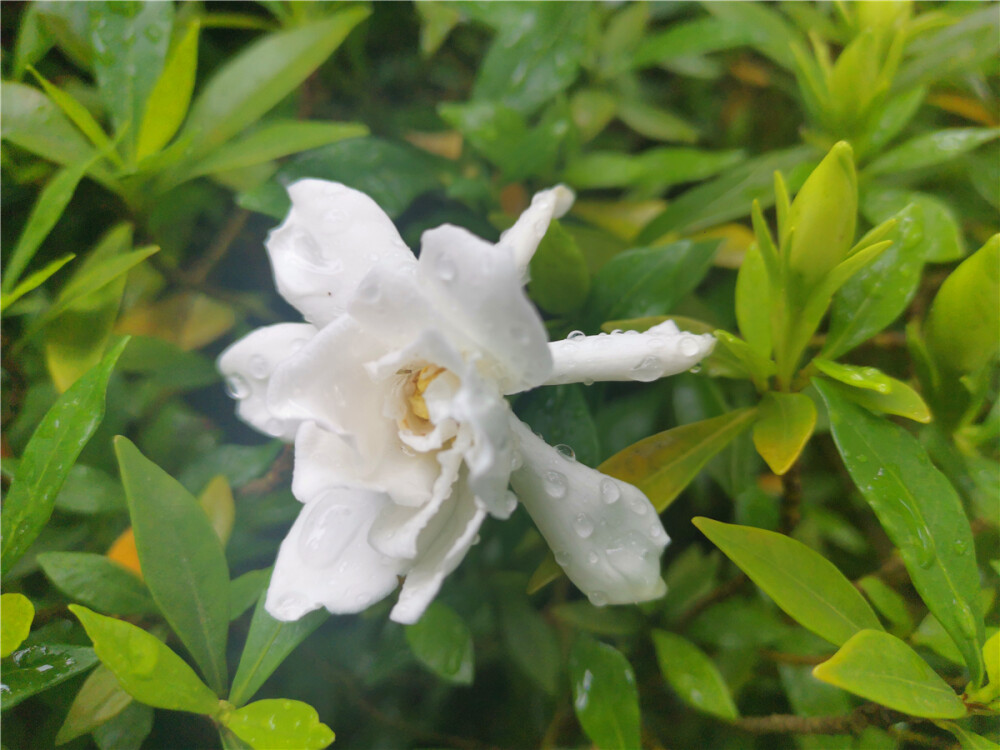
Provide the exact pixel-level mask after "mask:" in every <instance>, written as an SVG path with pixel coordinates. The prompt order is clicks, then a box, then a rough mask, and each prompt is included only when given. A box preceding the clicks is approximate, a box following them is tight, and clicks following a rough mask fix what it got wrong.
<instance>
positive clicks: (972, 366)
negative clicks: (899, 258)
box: [926, 234, 1000, 373]
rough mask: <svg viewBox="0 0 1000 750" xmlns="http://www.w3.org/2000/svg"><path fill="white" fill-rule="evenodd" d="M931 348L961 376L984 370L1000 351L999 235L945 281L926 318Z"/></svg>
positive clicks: (933, 354) (942, 364)
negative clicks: (961, 374)
mask: <svg viewBox="0 0 1000 750" xmlns="http://www.w3.org/2000/svg"><path fill="white" fill-rule="evenodd" d="M926 332H927V349H928V351H929V352H930V355H931V357H933V359H934V361H935V362H936V363H937V365H938V366H939V367H941V368H943V369H946V370H952V371H955V372H959V373H974V372H977V371H979V370H981V369H982V368H983V366H984V365H986V364H987V363H989V361H990V360H991V359H993V358H994V357H995V356H996V355H997V351H998V350H1000V234H995V235H993V236H992V237H991V238H990V239H989V240H988V241H987V242H986V244H985V245H983V246H982V247H981V248H980V249H979V250H977V251H976V252H975V254H973V255H970V256H969V257H968V258H966V259H965V261H963V262H962V264H961V265H960V266H959V267H958V268H956V269H955V270H954V271H952V272H951V275H950V276H948V278H947V279H945V282H944V284H942V285H941V289H939V290H938V293H937V296H936V297H935V298H934V302H933V304H932V305H931V311H930V313H929V314H928V316H927V328H926Z"/></svg>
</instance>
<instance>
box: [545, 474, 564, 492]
mask: <svg viewBox="0 0 1000 750" xmlns="http://www.w3.org/2000/svg"><path fill="white" fill-rule="evenodd" d="M542 483H543V484H544V485H545V491H546V492H547V493H549V496H550V497H554V498H560V497H563V496H564V495H565V494H566V475H565V474H563V473H562V472H559V471H547V472H545V474H544V476H543V480H542Z"/></svg>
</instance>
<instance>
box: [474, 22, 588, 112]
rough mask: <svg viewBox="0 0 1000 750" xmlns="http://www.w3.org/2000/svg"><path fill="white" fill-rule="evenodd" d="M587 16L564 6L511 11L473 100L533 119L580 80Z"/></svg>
mask: <svg viewBox="0 0 1000 750" xmlns="http://www.w3.org/2000/svg"><path fill="white" fill-rule="evenodd" d="M585 21H586V14H585V13H581V12H580V9H579V8H576V7H574V6H572V5H566V4H563V3H532V4H528V5H524V6H521V7H518V8H516V10H514V9H511V18H510V21H509V22H506V23H501V24H500V25H499V28H498V33H497V35H496V37H495V38H494V40H493V43H492V45H491V46H490V49H489V50H488V51H487V53H486V57H485V58H483V61H482V63H481V64H480V66H479V73H478V75H477V77H476V83H475V86H474V87H473V89H472V98H473V99H475V100H477V101H498V102H502V103H503V104H505V105H506V106H508V107H511V108H512V109H515V110H517V111H519V112H521V113H522V114H524V115H530V114H531V113H532V112H534V111H535V110H536V109H537V108H538V107H540V106H541V105H542V104H544V103H546V102H548V101H550V100H551V99H552V98H553V97H555V96H556V95H557V94H559V93H560V92H561V91H563V90H564V89H566V88H567V87H569V86H570V84H572V83H573V81H574V80H576V77H577V74H578V71H579V66H580V60H581V57H582V56H583V53H584V36H585V33H586V23H585Z"/></svg>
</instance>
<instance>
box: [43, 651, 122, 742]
mask: <svg viewBox="0 0 1000 750" xmlns="http://www.w3.org/2000/svg"><path fill="white" fill-rule="evenodd" d="M131 702H132V696H131V695H129V694H128V693H126V692H125V691H124V690H122V688H121V686H120V685H119V684H118V678H117V677H115V674H114V672H112V671H111V670H110V669H108V668H107V667H106V666H104V665H103V664H99V665H98V666H97V669H95V670H94V671H93V672H91V673H90V674H89V675H87V679H86V680H84V682H83V685H81V686H80V690H79V692H77V694H76V697H75V698H74V699H73V703H71V704H70V707H69V711H68V712H67V713H66V718H65V719H64V720H63V723H62V726H61V727H60V728H59V734H57V735H56V741H55V744H56V745H63V744H65V743H67V742H69V741H70V740H73V739H76V738H77V737H79V736H81V735H84V734H87V733H88V732H92V731H93V730H94V729H96V728H97V727H99V726H101V724H103V723H104V722H106V721H109V720H110V719H113V718H114V717H115V716H117V715H118V714H120V713H121V712H122V711H123V710H124V708H125V707H126V706H127V705H128V704H130V703H131Z"/></svg>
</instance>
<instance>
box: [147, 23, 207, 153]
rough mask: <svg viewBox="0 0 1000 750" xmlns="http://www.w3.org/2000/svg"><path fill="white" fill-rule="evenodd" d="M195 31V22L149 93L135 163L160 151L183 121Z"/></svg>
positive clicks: (191, 77) (190, 83)
mask: <svg viewBox="0 0 1000 750" xmlns="http://www.w3.org/2000/svg"><path fill="white" fill-rule="evenodd" d="M198 32H199V25H198V23H197V22H195V23H190V24H188V27H187V29H186V30H185V32H184V34H183V36H181V37H180V39H179V40H178V42H177V45H176V46H175V47H174V48H173V50H171V51H170V54H169V56H168V57H167V59H166V63H165V64H164V66H163V71H162V72H161V73H160V77H159V79H157V81H156V83H155V84H154V85H153V88H152V90H150V92H149V98H148V99H147V100H146V104H145V109H144V110H143V115H142V120H141V121H140V123H141V124H140V125H139V135H138V137H137V138H136V148H135V156H136V159H137V160H141V159H143V158H145V157H147V156H150V155H151V154H155V153H156V152H157V151H159V150H160V149H161V148H163V147H164V146H165V145H166V144H167V143H168V142H169V141H170V139H171V137H173V135H174V133H176V132H177V128H179V127H180V126H181V123H182V122H184V116H185V115H186V114H187V111H188V105H189V104H190V103H191V93H192V92H193V91H194V81H195V73H196V71H197V69H198Z"/></svg>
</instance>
